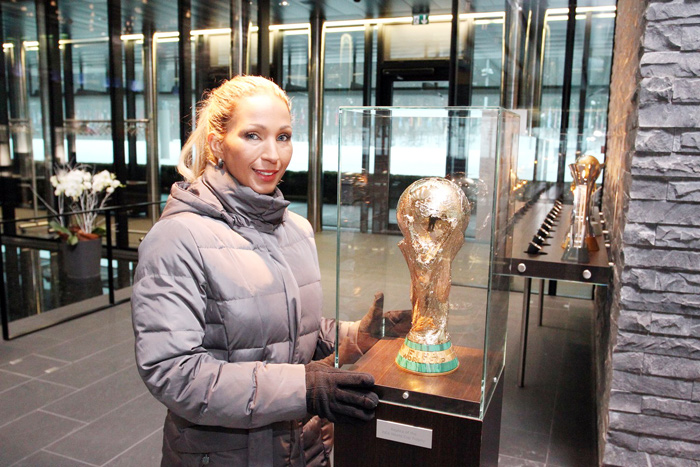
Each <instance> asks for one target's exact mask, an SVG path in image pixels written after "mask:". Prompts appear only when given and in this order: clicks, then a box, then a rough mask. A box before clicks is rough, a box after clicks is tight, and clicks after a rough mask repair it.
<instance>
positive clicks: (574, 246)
mask: <svg viewBox="0 0 700 467" xmlns="http://www.w3.org/2000/svg"><path fill="white" fill-rule="evenodd" d="M569 170H571V175H572V176H573V178H574V180H573V182H572V185H573V186H572V188H573V189H572V191H573V192H574V206H573V209H572V210H571V227H570V228H569V233H568V235H567V238H566V241H565V250H564V255H563V256H562V260H564V261H576V262H579V263H587V262H588V261H589V255H588V253H589V251H598V249H599V247H598V242H597V240H596V238H595V236H594V235H593V228H592V227H591V219H590V211H591V195H592V194H593V190H594V189H595V181H596V179H597V178H598V176H599V175H600V171H601V164H600V163H599V162H598V159H596V158H595V157H593V156H582V157H579V158H578V160H576V162H575V163H573V164H570V165H569Z"/></svg>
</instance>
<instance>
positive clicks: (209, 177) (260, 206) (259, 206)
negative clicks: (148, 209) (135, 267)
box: [163, 163, 289, 232]
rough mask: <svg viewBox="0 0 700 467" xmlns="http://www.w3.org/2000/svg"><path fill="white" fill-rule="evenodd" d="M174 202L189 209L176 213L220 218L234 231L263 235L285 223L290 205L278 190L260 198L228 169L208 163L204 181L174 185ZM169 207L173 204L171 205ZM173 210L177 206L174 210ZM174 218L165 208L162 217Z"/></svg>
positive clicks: (172, 194) (202, 178)
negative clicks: (239, 228) (245, 229)
mask: <svg viewBox="0 0 700 467" xmlns="http://www.w3.org/2000/svg"><path fill="white" fill-rule="evenodd" d="M171 198H174V199H176V200H178V201H181V202H183V203H185V204H187V205H188V206H189V208H185V209H182V208H183V206H180V208H179V209H177V210H176V211H181V210H186V211H195V212H197V213H199V214H202V215H207V216H210V217H217V218H221V219H223V220H224V221H226V222H227V223H228V224H229V225H230V226H231V227H234V226H245V227H251V226H252V227H254V228H256V229H257V230H260V231H261V232H272V231H273V230H274V229H275V228H276V227H277V226H278V225H280V224H281V223H282V222H283V221H284V217H285V214H286V212H287V206H289V201H287V200H285V199H284V196H283V195H282V192H281V191H280V190H279V188H275V191H274V192H273V193H272V194H270V195H261V194H260V193H257V192H255V191H254V190H253V189H251V188H249V187H247V186H243V185H241V184H240V183H239V182H238V180H236V179H235V178H234V177H233V176H232V175H231V174H229V173H228V172H227V171H226V170H225V169H223V168H218V167H217V166H216V165H214V164H212V163H209V164H207V166H206V168H205V169H204V173H203V174H202V177H201V178H200V179H198V180H195V181H194V182H193V183H191V184H188V183H186V182H180V183H176V184H175V185H173V188H172V190H171ZM168 204H170V203H168ZM172 207H173V208H174V207H175V206H172ZM166 213H167V214H172V213H174V212H170V210H169V209H168V206H166V209H165V211H164V212H163V216H165V215H166Z"/></svg>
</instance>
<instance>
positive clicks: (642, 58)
mask: <svg viewBox="0 0 700 467" xmlns="http://www.w3.org/2000/svg"><path fill="white" fill-rule="evenodd" d="M609 108H610V113H609V116H608V142H607V146H608V151H607V155H606V174H605V177H606V178H605V187H606V189H605V196H604V199H603V209H604V212H605V214H606V218H607V219H608V229H609V231H610V232H611V256H612V261H613V263H614V272H613V279H612V281H611V283H610V286H609V287H608V290H607V291H606V292H605V293H604V294H599V296H598V305H599V306H598V307H597V310H598V311H597V316H596V321H597V324H598V326H597V330H596V346H595V349H596V364H597V378H596V379H597V381H596V383H597V394H598V399H599V404H598V407H599V412H598V428H599V454H600V463H601V464H602V465H615V466H617V465H619V466H629V465H678V466H683V465H698V462H699V461H700V1H696V0H665V1H662V0H619V1H618V11H617V23H616V30H615V50H614V62H613V73H612V79H611V85H610V107H609Z"/></svg>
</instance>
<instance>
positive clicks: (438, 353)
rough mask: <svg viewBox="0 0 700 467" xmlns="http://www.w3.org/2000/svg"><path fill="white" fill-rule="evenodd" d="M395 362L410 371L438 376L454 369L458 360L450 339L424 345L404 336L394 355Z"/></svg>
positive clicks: (457, 364)
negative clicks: (397, 351)
mask: <svg viewBox="0 0 700 467" xmlns="http://www.w3.org/2000/svg"><path fill="white" fill-rule="evenodd" d="M396 364H397V365H398V366H399V367H400V368H401V369H403V370H406V371H409V372H411V373H416V374H419V375H426V376H438V375H444V374H447V373H452V372H453V371H455V370H456V369H457V367H458V366H459V361H458V360H457V355H456V354H455V351H454V349H453V348H452V343H451V342H450V341H447V342H444V343H442V344H436V345H426V344H418V343H416V342H413V341H411V340H409V339H408V338H406V339H404V342H403V344H402V345H401V349H399V354H398V355H397V356H396Z"/></svg>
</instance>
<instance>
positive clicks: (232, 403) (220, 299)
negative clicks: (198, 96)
mask: <svg viewBox="0 0 700 467" xmlns="http://www.w3.org/2000/svg"><path fill="white" fill-rule="evenodd" d="M291 139H292V126H291V116H290V103H289V100H288V98H287V96H286V94H285V93H284V91H282V90H281V89H280V88H279V87H278V86H277V85H275V84H274V83H272V82H271V81H269V80H267V79H265V78H261V77H243V76H240V77H236V78H233V79H232V80H230V81H228V82H226V83H224V84H223V85H221V86H220V87H219V88H217V89H215V90H214V91H212V92H211V93H210V94H209V96H208V97H207V99H206V100H205V101H204V102H203V103H202V105H201V106H200V109H199V116H198V120H197V128H196V130H195V131H194V132H193V134H192V136H191V137H190V138H189V140H188V141H187V143H186V144H185V146H184V148H183V150H182V154H181V160H180V164H179V166H178V170H179V172H180V173H181V174H182V175H183V176H184V178H185V181H184V182H179V183H176V184H174V185H173V187H172V189H171V194H170V197H169V199H168V202H167V204H166V206H165V209H164V211H163V214H162V216H161V218H160V220H159V221H158V222H157V223H156V224H155V225H154V226H153V228H152V229H151V230H150V232H149V233H148V235H147V236H146V238H144V240H143V242H142V244H141V245H140V247H139V263H138V267H137V268H136V277H135V283H134V288H133V296H132V307H133V322H134V330H135V334H136V359H137V364H138V369H139V373H140V375H141V377H142V378H143V380H144V382H145V383H146V385H147V387H148V389H149V390H150V391H151V393H152V394H153V395H154V396H155V397H156V398H157V399H158V400H159V401H161V402H162V403H163V404H165V405H166V406H167V408H168V415H167V417H166V420H165V426H164V436H163V462H162V463H163V465H168V466H170V465H202V464H209V465H224V464H225V465H236V466H239V465H255V466H269V465H325V464H326V463H327V462H328V450H329V446H327V445H326V446H324V445H322V444H321V443H320V439H321V437H322V434H323V431H322V430H321V429H320V425H321V424H320V420H319V419H318V418H317V417H314V418H311V416H313V415H318V416H321V417H324V418H325V419H328V420H330V421H352V420H369V419H371V418H372V417H373V413H374V408H375V407H376V405H377V402H378V401H377V396H376V394H374V393H373V392H371V391H370V388H371V387H372V386H373V384H374V380H373V378H372V376H371V375H368V374H363V373H354V372H347V371H342V370H339V369H336V368H333V367H332V366H331V365H329V364H327V363H326V362H319V361H316V360H319V359H323V358H324V357H326V356H328V355H330V354H331V353H332V352H333V349H334V344H335V323H334V322H333V321H332V320H327V319H324V318H322V317H321V285H320V272H319V267H318V258H317V252H316V248H315V243H314V237H313V231H312V229H311V226H310V225H309V223H308V222H307V221H306V220H305V219H303V218H302V217H300V216H298V215H295V214H294V213H292V212H290V211H288V210H287V205H288V204H289V202H288V201H285V200H284V198H283V197H282V194H281V192H280V191H279V189H278V188H277V184H278V183H279V182H280V179H281V177H282V175H283V174H284V171H285V169H286V168H287V166H288V165H289V161H290V159H291V157H292V142H291ZM193 149H194V150H193ZM378 298H379V297H378ZM377 317H378V318H379V319H381V302H379V300H377V301H376V303H375V306H374V307H373V309H371V310H370V313H369V314H368V317H367V318H366V319H363V324H362V325H360V323H352V324H351V323H341V326H340V333H341V335H348V336H353V335H354V336H357V331H358V328H360V327H362V329H360V331H361V334H360V335H361V336H365V337H364V338H361V339H360V341H362V342H357V338H355V339H353V340H354V342H353V344H355V345H360V347H365V348H366V346H371V345H372V343H373V342H371V341H372V339H371V338H368V335H367V334H366V332H365V331H367V329H369V326H370V323H369V322H373V323H374V324H373V326H375V327H376V323H377V321H376V318H377ZM367 341H370V342H368V343H366V342H367ZM363 342H365V344H363ZM361 351H362V349H360V352H361ZM306 422H308V423H306ZM302 427H303V428H304V429H302ZM328 438H329V436H328V434H327V433H326V436H325V439H326V441H328Z"/></svg>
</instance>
